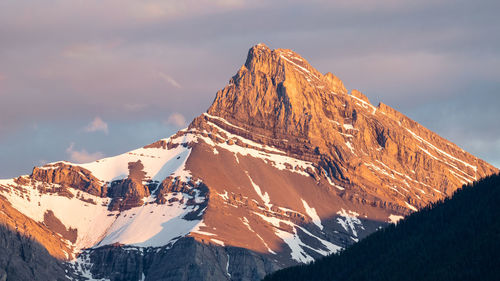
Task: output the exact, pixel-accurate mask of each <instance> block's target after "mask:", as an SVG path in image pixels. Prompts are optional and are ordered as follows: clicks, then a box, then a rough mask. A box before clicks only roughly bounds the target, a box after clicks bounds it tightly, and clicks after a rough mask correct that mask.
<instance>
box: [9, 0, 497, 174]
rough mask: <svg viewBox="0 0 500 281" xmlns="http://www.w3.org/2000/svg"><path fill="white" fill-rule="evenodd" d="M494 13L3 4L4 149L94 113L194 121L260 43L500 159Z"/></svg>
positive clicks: (441, 5) (486, 4)
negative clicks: (38, 128)
mask: <svg viewBox="0 0 500 281" xmlns="http://www.w3.org/2000/svg"><path fill="white" fill-rule="evenodd" d="M498 10H500V2H498V1H492V0H483V1H480V2H471V1H462V0H461V1H455V0H453V1H452V0H445V1H427V0H425V1H407V0H399V1H395V0H382V1H376V2H373V3H371V2H366V1H361V0H351V1H347V0H346V1H344V0H342V1H307V2H304V1H244V0H234V1H231V0H220V1H215V2H214V1H159V0H154V1H139V2H138V1H132V0H120V1H118V0H107V1H97V0H91V1H72V2H71V3H70V2H68V1H61V0H50V1H42V2H40V1H12V0H7V1H1V2H0V38H2V40H0V61H2V65H0V98H1V100H2V102H1V103H0V147H6V145H7V143H8V142H7V138H8V136H9V135H10V136H12V135H18V134H20V136H22V134H25V135H26V136H27V135H28V133H26V130H25V128H28V127H31V126H32V124H33V123H35V122H40V123H43V124H47V123H51V124H54V126H56V127H57V126H59V128H61V129H60V130H55V131H54V132H53V135H52V136H51V137H52V138H56V139H62V138H63V135H64V134H65V133H67V127H66V126H67V125H68V123H70V124H71V123H72V124H80V125H77V126H76V128H81V127H83V126H85V124H86V122H87V121H86V120H89V119H92V118H94V117H95V116H100V117H101V118H103V119H104V120H106V121H107V123H120V122H128V123H130V124H131V125H134V124H135V125H136V126H139V124H144V123H147V122H153V121H154V120H157V122H158V123H160V124H161V123H162V122H161V120H164V118H165V116H169V115H170V114H171V113H173V112H178V113H179V114H181V115H183V116H185V117H187V119H188V120H189V118H192V117H194V116H195V115H198V114H200V113H201V112H203V111H204V110H206V108H208V106H209V104H210V102H211V101H212V99H213V97H214V95H215V92H216V91H217V90H218V89H220V88H222V87H223V86H224V84H225V83H227V81H228V80H229V78H230V77H231V76H232V75H234V73H235V72H236V70H237V69H238V68H239V66H240V65H241V64H243V62H244V60H245V55H246V53H247V50H248V48H249V47H250V46H251V45H253V44H256V43H258V42H265V43H266V44H268V45H269V46H270V47H272V48H291V49H294V50H295V51H297V52H299V53H300V54H302V55H303V56H304V57H305V58H306V59H308V60H309V62H310V63H311V64H312V65H313V66H315V67H317V68H318V69H319V70H320V71H322V72H327V71H331V72H333V73H335V74H336V75H337V76H339V77H340V78H341V79H343V80H344V83H345V84H346V86H347V87H348V88H356V89H359V90H361V91H362V92H364V93H365V94H366V95H367V96H368V97H369V98H370V99H371V100H372V102H374V103H376V102H378V101H384V103H387V104H389V105H392V106H394V107H395V108H397V109H399V110H401V111H402V112H404V113H408V114H409V115H410V116H411V117H412V118H414V119H415V120H417V121H419V122H422V123H423V124H424V125H426V126H428V127H430V128H431V129H433V130H434V131H436V132H438V133H440V134H442V135H443V136H445V137H448V138H450V139H452V140H453V141H454V142H456V143H457V144H459V145H462V146H465V147H466V149H468V150H470V151H471V152H473V153H476V154H478V155H480V156H482V157H485V158H487V159H488V160H489V161H492V162H494V161H496V163H499V162H500V153H499V151H498V149H497V148H495V145H494V144H495V143H497V140H498V139H500V132H498V130H496V129H491V127H494V124H492V123H491V121H490V120H495V119H496V120H498V119H499V115H500V114H499V113H498V110H496V109H497V108H498V107H499V106H500V101H499V100H498V98H496V97H497V96H499V95H498V92H499V90H500V38H499V37H498V36H496V34H499V33H500V18H499V17H498V16H497V13H498ZM160 74H163V75H160ZM174 78H175V79H174ZM180 86H182V87H180ZM470 97H476V99H474V98H470ZM449 104H453V106H449ZM445 108H446V109H445ZM444 112H446V113H444ZM456 112H458V113H461V114H462V115H460V116H456V114H458V113H456ZM467 112H474V113H470V114H469V113H467ZM484 112H491V113H488V116H485V114H484ZM452 116H453V117H452ZM477 124H487V125H485V126H489V128H490V129H489V130H488V129H485V130H483V131H480V130H478V129H477V128H478V125H477ZM63 128H64V129H63ZM65 131H66V132H65ZM471 131H474V134H470V133H468V132H471ZM144 133H146V134H147V133H148V132H144ZM149 133H150V134H152V135H153V133H151V132H149ZM486 135H488V137H485V136H486ZM108 137H110V136H108ZM39 141H40V142H42V143H43V142H44V141H45V142H49V141H50V140H49V138H48V137H46V138H45V139H44V140H39ZM66 141H68V140H66ZM102 141H103V142H106V141H107V140H105V139H104V140H102ZM122 141H123V142H127V140H126V139H125V138H124V139H123V140H122ZM25 142H26V145H32V143H30V142H29V141H28V140H26V141H25ZM92 142H93V141H91V140H89V143H82V144H81V145H83V146H84V147H90V146H89V145H90V143H92ZM481 142H482V143H481ZM66 144H67V142H66ZM488 144H489V145H488ZM131 145H132V144H130V146H131ZM134 145H135V143H134ZM131 148H133V147H131ZM96 149H97V148H96ZM62 150H63V151H64V149H62ZM97 150H99V151H104V152H105V153H106V154H107V155H109V154H110V152H111V151H110V150H101V149H97ZM108 151H109V152H108ZM20 153H21V152H20ZM59 155H60V154H59ZM483 155H484V156H483ZM490 155H492V156H490ZM24 157H25V158H26V160H22V159H20V160H19V161H26V163H30V164H26V165H31V163H36V161H38V160H36V161H35V160H33V159H32V158H33V157H35V156H31V158H30V156H24ZM37 157H38V156H37ZM43 157H44V159H46V158H47V156H43ZM37 159H41V158H37ZM1 165H6V164H4V163H2V164H1ZM0 167H1V166H0Z"/></svg>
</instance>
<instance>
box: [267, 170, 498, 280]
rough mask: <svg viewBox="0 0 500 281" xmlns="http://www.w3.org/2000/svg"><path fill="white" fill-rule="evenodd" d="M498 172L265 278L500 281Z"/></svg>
mask: <svg viewBox="0 0 500 281" xmlns="http://www.w3.org/2000/svg"><path fill="white" fill-rule="evenodd" d="M498 201H500V175H493V176H490V177H487V178H485V179H482V180H481V181H479V182H475V183H474V184H472V185H467V186H464V188H463V189H461V190H458V191H457V192H456V193H455V194H454V195H453V197H452V198H451V199H449V198H447V199H445V200H444V201H442V202H439V203H435V204H432V205H430V206H428V207H425V208H424V209H422V210H420V211H419V212H417V213H413V214H412V215H410V216H408V217H406V218H405V219H404V220H403V221H401V222H399V223H398V224H397V225H396V226H394V225H391V226H389V227H387V228H385V229H383V230H380V231H377V232H376V233H374V234H372V235H370V236H368V237H367V238H366V239H364V240H363V241H361V242H360V243H357V244H356V245H353V246H351V247H350V248H348V249H346V250H345V251H343V252H342V253H341V254H337V255H333V256H329V257H326V258H323V259H321V260H318V261H316V262H314V263H313V264H311V265H306V266H298V267H292V268H288V269H284V270H282V271H278V272H276V273H274V274H272V275H270V276H268V277H266V278H265V279H264V280H266V281H279V280H287V281H288V280H290V281H291V280H297V281H298V280H318V281H320V280H497V279H498V276H499V274H500V254H499V253H500V242H499V239H500V221H499V220H498V216H499V215H500V208H499V206H498Z"/></svg>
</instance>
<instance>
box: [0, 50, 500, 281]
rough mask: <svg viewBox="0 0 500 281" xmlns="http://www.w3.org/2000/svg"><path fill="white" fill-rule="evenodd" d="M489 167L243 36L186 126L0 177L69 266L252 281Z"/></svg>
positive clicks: (0, 192) (32, 226)
mask: <svg viewBox="0 0 500 281" xmlns="http://www.w3.org/2000/svg"><path fill="white" fill-rule="evenodd" d="M496 172H498V170H497V169H496V168H495V167H493V166H491V165H489V164H488V163H486V162H484V161H482V160H480V159H478V158H476V157H474V156H472V155H470V154H469V153H467V152H465V151H464V150H462V149H460V148H459V147H458V146H456V145H455V144H453V143H451V142H449V141H447V140H445V139H443V138H441V137H439V136H438V135H437V134H435V133H433V132H431V131H429V130H427V129H426V128H424V127H422V126H421V125H419V124H418V123H416V122H415V121H413V120H411V119H409V118H408V117H406V116H404V115H403V114H401V113H399V112H398V111H396V110H395V109H393V108H391V107H389V106H387V105H385V104H379V105H378V106H376V107H375V106H373V105H372V104H371V103H370V102H369V100H368V98H367V97H366V96H364V95H363V94H362V93H360V92H359V91H356V90H353V91H351V92H350V93H348V91H347V90H346V89H345V87H344V85H343V83H342V81H341V80H340V79H338V78H337V77H335V76H334V75H333V74H331V73H327V74H325V75H323V74H321V73H320V72H318V71H317V70H316V69H314V68H313V67H312V66H310V65H309V63H308V62H307V61H306V60H305V59H304V58H302V57H301V56H300V55H298V54H296V53H294V52H293V51H291V50H286V49H276V50H270V49H269V48H268V47H267V46H265V45H263V44H258V45H256V46H254V47H252V48H251V49H250V50H249V52H248V57H247V59H246V62H245V64H244V65H243V66H242V67H241V68H240V69H239V70H238V72H237V73H236V75H235V76H233V77H232V78H231V79H230V81H229V83H228V84H227V85H226V86H225V87H224V88H223V89H222V90H220V91H218V92H217V94H216V97H215V100H214V102H213V104H212V105H211V106H210V108H209V109H208V110H207V112H206V113H203V114H202V115H200V116H198V117H196V118H195V119H194V120H193V121H192V123H191V124H190V125H189V126H188V128H186V129H184V130H180V131H179V132H177V133H176V134H174V135H173V136H171V137H169V138H166V139H162V140H159V141H157V142H154V143H152V144H149V145H146V146H144V147H142V148H139V149H136V150H133V151H130V152H127V153H124V154H122V155H118V156H115V157H109V158H104V159H101V160H98V161H95V162H92V163H86V164H74V163H69V162H64V161H62V162H56V163H51V164H47V165H44V166H41V167H35V168H34V169H33V172H32V174H31V175H26V176H21V177H18V178H15V179H9V180H2V181H0V201H1V202H4V204H5V205H9V206H10V207H11V208H10V209H11V212H12V213H13V214H14V213H15V215H16V216H18V218H17V219H15V220H14V221H12V220H9V219H7V220H5V219H2V220H1V221H0V222H2V223H3V224H10V225H15V226H20V225H23V227H24V225H25V227H24V228H23V231H24V233H27V234H29V235H31V236H32V237H34V239H35V240H36V241H38V242H39V243H40V244H42V245H44V246H45V247H46V249H47V250H48V251H49V253H50V254H51V255H53V256H54V257H57V258H59V259H62V260H66V261H67V262H68V264H69V266H70V267H71V268H72V269H73V271H74V272H75V273H76V274H79V275H80V276H92V277H93V278H96V279H102V278H104V279H110V280H113V281H115V280H260V279H261V278H263V277H264V276H265V275H266V274H268V273H271V272H274V271H276V270H278V269H281V268H284V267H288V266H292V265H296V264H298V263H306V262H311V261H313V260H314V259H317V258H319V257H323V256H325V255H328V254H331V253H335V252H338V251H339V250H341V249H343V248H345V247H347V246H349V245H351V244H352V243H354V242H357V241H358V240H359V239H361V238H363V237H365V236H367V235H368V234H370V233H372V232H374V231H375V230H377V229H378V228H380V227H384V226H386V225H388V224H389V223H390V222H395V221H397V220H398V219H400V218H402V217H403V216H405V215H408V214H409V213H411V212H413V211H416V210H418V209H420V208H422V207H424V206H427V205H428V204H430V203H432V202H435V201H436V200H439V199H442V198H444V197H446V196H448V195H451V194H452V193H453V192H454V191H455V190H456V189H457V188H459V187H460V186H461V185H462V184H464V183H468V182H472V181H474V180H477V179H479V178H482V177H484V176H487V175H489V174H492V173H496Z"/></svg>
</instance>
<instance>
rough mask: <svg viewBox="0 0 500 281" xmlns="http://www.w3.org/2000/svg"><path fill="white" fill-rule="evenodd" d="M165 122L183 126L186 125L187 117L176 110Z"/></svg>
mask: <svg viewBox="0 0 500 281" xmlns="http://www.w3.org/2000/svg"><path fill="white" fill-rule="evenodd" d="M165 124H167V125H174V126H177V127H183V126H185V125H186V118H185V117H184V115H182V114H180V113H178V112H174V113H172V114H170V116H169V117H168V119H167V121H166V122H165Z"/></svg>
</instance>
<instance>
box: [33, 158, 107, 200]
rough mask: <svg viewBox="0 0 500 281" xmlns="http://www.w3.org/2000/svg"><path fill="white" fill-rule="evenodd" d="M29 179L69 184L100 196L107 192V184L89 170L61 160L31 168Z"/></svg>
mask: <svg viewBox="0 0 500 281" xmlns="http://www.w3.org/2000/svg"><path fill="white" fill-rule="evenodd" d="M31 179H33V180H35V181H40V182H44V183H55V184H60V185H62V186H71V187H72V188H76V189H79V190H82V191H85V192H87V193H89V194H92V195H96V196H100V197H104V196H106V193H107V188H106V187H107V186H106V185H105V184H104V183H102V182H101V181H99V180H98V179H96V178H95V177H94V176H93V175H92V173H91V172H90V171H88V170H86V169H84V168H82V167H78V166H73V165H70V164H65V163H63V162H58V163H55V164H49V165H45V166H43V167H35V168H33V172H32V173H31Z"/></svg>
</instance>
